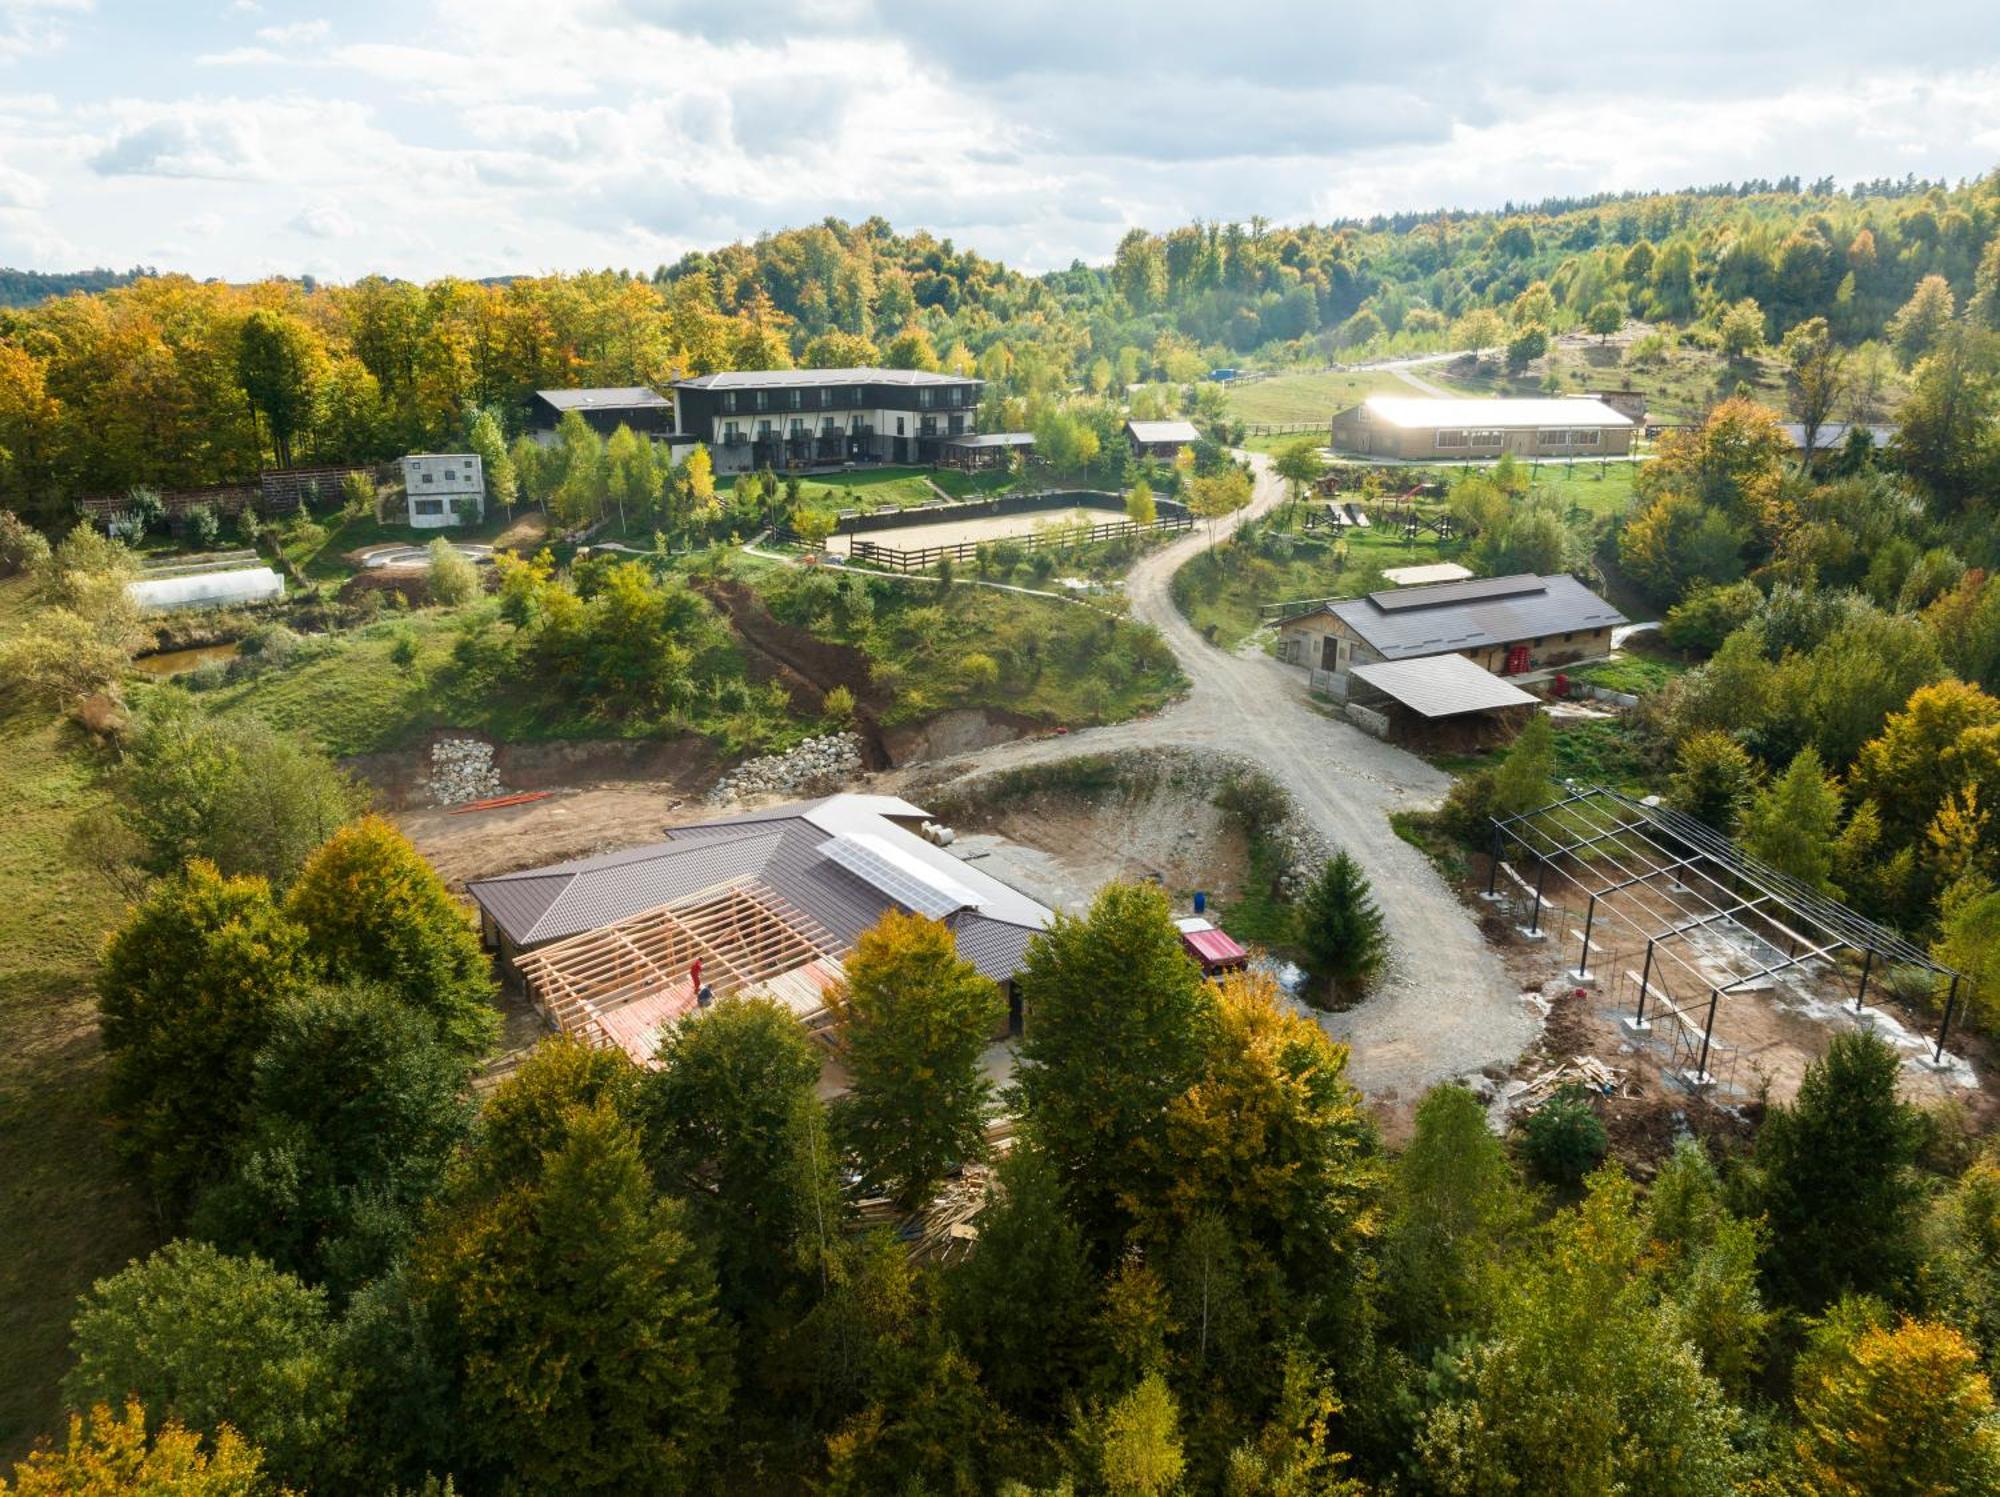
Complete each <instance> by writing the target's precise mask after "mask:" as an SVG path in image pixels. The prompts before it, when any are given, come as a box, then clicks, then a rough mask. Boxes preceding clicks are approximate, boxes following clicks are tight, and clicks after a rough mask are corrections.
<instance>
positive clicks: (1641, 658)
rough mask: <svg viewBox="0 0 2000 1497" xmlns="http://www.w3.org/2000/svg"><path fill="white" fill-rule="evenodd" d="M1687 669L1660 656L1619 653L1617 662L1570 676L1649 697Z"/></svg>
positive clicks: (1607, 689)
mask: <svg viewBox="0 0 2000 1497" xmlns="http://www.w3.org/2000/svg"><path fill="white" fill-rule="evenodd" d="M1688 669H1689V667H1688V666H1686V665H1683V664H1681V663H1680V662H1679V661H1675V660H1668V659H1665V658H1663V657H1661V656H1659V655H1634V654H1631V653H1629V652H1620V654H1619V655H1618V657H1617V658H1616V659H1613V660H1608V661H1606V662H1605V663H1604V664H1602V665H1586V666H1584V667H1583V668H1582V669H1581V670H1575V671H1571V672H1570V675H1571V676H1572V677H1574V678H1575V679H1576V680H1578V681H1583V682H1586V683H1588V684H1589V685H1591V686H1602V687H1603V688H1604V689H1605V690H1606V691H1626V692H1630V693H1631V694H1632V695H1634V696H1648V695H1650V694H1651V693H1653V692H1656V691H1658V690H1660V689H1661V688H1662V687H1664V686H1665V685H1666V684H1667V683H1668V682H1669V681H1671V680H1673V679H1674V677H1676V676H1678V675H1680V674H1682V673H1683V672H1685V671H1686V670H1688Z"/></svg>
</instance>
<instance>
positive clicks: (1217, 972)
mask: <svg viewBox="0 0 2000 1497" xmlns="http://www.w3.org/2000/svg"><path fill="white" fill-rule="evenodd" d="M1174 924H1175V926H1177V927H1178V928H1179V930H1180V933H1181V948H1182V949H1183V950H1184V951H1186V952H1187V954H1188V956H1189V957H1191V958H1192V959H1193V961H1194V963H1195V965H1196V966H1198V967H1200V968H1201V975H1202V976H1204V977H1220V976H1221V975H1222V974H1223V973H1225V972H1241V971H1242V970H1243V969H1244V968H1245V967H1247V966H1249V965H1250V953H1249V952H1248V951H1246V950H1244V948H1243V946H1242V944H1241V943H1240V942H1238V941H1237V939H1236V938H1235V937H1234V936H1232V935H1230V934H1229V932H1228V931H1226V930H1222V929H1219V928H1218V927H1217V926H1216V925H1215V924H1214V922H1212V921H1209V920H1205V919H1203V918H1202V917H1201V916H1200V915H1190V916H1188V917H1187V918H1186V919H1184V920H1176V921H1175V922H1174Z"/></svg>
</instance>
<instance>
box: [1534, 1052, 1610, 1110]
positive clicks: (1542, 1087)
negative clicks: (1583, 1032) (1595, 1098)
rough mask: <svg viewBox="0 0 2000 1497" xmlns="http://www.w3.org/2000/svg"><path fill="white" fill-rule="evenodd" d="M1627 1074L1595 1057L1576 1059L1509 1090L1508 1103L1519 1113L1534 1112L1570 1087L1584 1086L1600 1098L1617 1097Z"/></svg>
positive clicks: (1572, 1057)
mask: <svg viewBox="0 0 2000 1497" xmlns="http://www.w3.org/2000/svg"><path fill="white" fill-rule="evenodd" d="M1624 1076H1625V1073H1624V1072H1623V1071H1619V1070H1614V1069H1613V1068H1612V1067H1610V1066H1607V1065H1606V1064H1605V1063H1604V1062H1603V1061H1601V1060H1599V1059H1598V1058H1597V1057H1596V1056H1595V1055H1572V1056H1571V1057H1570V1058H1569V1059H1568V1060H1566V1061H1563V1062H1562V1063H1561V1064H1560V1065H1557V1066H1554V1067H1551V1068H1550V1069H1549V1070H1546V1071H1544V1072H1542V1073H1541V1075H1539V1076H1533V1077H1530V1078H1529V1079H1528V1080H1526V1081H1516V1082H1514V1083H1512V1084H1511V1085H1510V1086H1509V1087H1508V1089H1507V1102H1508V1105H1509V1106H1511V1107H1512V1108H1513V1109H1514V1110H1515V1111H1517V1112H1533V1111H1534V1110H1535V1109H1536V1108H1538V1107H1540V1106H1541V1105H1542V1104H1543V1103H1544V1102H1546V1101H1548V1100H1549V1098H1551V1097H1553V1096H1554V1095H1555V1094H1556V1093H1557V1092H1559V1091H1561V1090H1562V1089H1563V1088H1564V1087H1566V1086H1581V1087H1584V1088H1587V1089H1588V1090H1590V1091H1593V1092H1596V1093H1597V1094H1598V1095H1599V1096H1604V1097H1609V1096H1612V1095H1614V1094H1615V1093H1616V1092H1617V1090H1618V1087H1619V1083H1620V1082H1621V1081H1623V1079H1624Z"/></svg>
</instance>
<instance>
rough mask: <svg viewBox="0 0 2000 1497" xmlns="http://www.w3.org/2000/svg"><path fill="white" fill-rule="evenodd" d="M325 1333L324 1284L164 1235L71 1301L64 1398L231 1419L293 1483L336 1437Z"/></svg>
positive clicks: (318, 1470)
mask: <svg viewBox="0 0 2000 1497" xmlns="http://www.w3.org/2000/svg"><path fill="white" fill-rule="evenodd" d="M335 1334H336V1333H335V1329H334V1325H333V1322H332V1320H331V1318H330V1317H329V1316H328V1314H327V1308H326V1296H325V1294H324V1293H323V1292H322V1291H320V1290H318V1289H312V1288H308V1287H307V1286H306V1285H304V1284H301V1283H300V1282H299V1281H298V1280H297V1279H295V1278H293V1277H292V1276H291V1275H290V1274H286V1273H280V1272H278V1271H277V1270H276V1269H274V1268H272V1267H271V1266H270V1265H269V1264H267V1263H264V1262H261V1261H259V1260H258V1259H256V1258H232V1257H229V1256H228V1255H226V1254H224V1253H220V1252H217V1251H216V1250H215V1249H214V1248H212V1247H210V1246H208V1245H207V1244H205V1243H198V1242H170V1243H168V1244H167V1245H166V1246H165V1247H163V1248H161V1249H160V1250H159V1251H158V1252H156V1253H154V1254H153V1255H152V1256H151V1257H150V1258H147V1259H146V1260H145V1261H144V1262H143V1263H134V1264H132V1265H130V1266H129V1267H127V1268H126V1269H124V1270H123V1271H122V1272H120V1273H117V1274H114V1275H112V1276H111V1277H110V1278H107V1279H99V1280H98V1281H97V1282H96V1283H95V1284H94V1285H92V1286H91V1289H90V1291H89V1292H88V1293H87V1294H85V1295H84V1296H83V1297H82V1298H81V1299H80V1300H79V1301H78V1304H77V1312H76V1319H75V1321H74V1322H73V1323H72V1325H71V1340H72V1344H73V1346H74V1348H75V1352H76V1364H75V1366H73V1367H72V1368H71V1369H70V1371H69V1373H68V1375H67V1376H65V1377H64V1378H63V1385H62V1387H63V1397H64V1398H65V1399H67V1400H68V1401H69V1403H70V1404H71V1405H72V1406H73V1407H77V1408H89V1407H91V1406H92V1405H94V1404H100V1403H107V1404H108V1403H110V1402H111V1401H112V1400H113V1399H119V1400H123V1399H126V1398H136V1399H138V1400H139V1401H140V1402H141V1403H142V1404H144V1405H145V1407H146V1409H147V1410H148V1411H149V1413H150V1415H151V1417H152V1418H153V1419H155V1420H168V1419H172V1420H175V1421H178V1422H179V1423H181V1424H183V1425H185V1426H187V1427H188V1428H189V1429H192V1430H199V1431H200V1432H201V1433H203V1434H205V1435H208V1436H210V1437H211V1438H219V1436H220V1435H221V1433H222V1431H223V1430H224V1429H225V1428H228V1429H233V1430H235V1431H236V1432H237V1433H239V1434H241V1435H242V1436H243V1437H244V1438H245V1439H246V1440H249V1441H250V1442H251V1443H252V1444H254V1445H258V1446H261V1447H262V1449H263V1451H264V1454H265V1457H266V1459H267V1460H268V1461H269V1462H270V1467H271V1472H272V1474H273V1475H274V1476H277V1477H278V1478H280V1479H281V1480H284V1481H287V1482H294V1481H295V1482H298V1483H300V1484H301V1485H302V1486H303V1485H304V1484H305V1483H306V1482H308V1481H309V1480H311V1479H312V1478H314V1477H315V1476H317V1475H320V1474H322V1473H326V1472H327V1471H328V1470H329V1467H330V1464H331V1463H332V1462H334V1461H335V1460H337V1451H338V1446H339V1444H340V1441H341V1438H342V1427H343V1424H344V1421H345V1416H346V1410H347V1403H348V1390H347V1388H346V1387H345V1386H344V1385H343V1384H342V1382H341V1381H340V1380H339V1378H338V1377H337V1376H336V1374H335V1363H334V1356H333V1347H334V1339H335Z"/></svg>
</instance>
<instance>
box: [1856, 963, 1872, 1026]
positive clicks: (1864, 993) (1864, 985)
mask: <svg viewBox="0 0 2000 1497" xmlns="http://www.w3.org/2000/svg"><path fill="white" fill-rule="evenodd" d="M1874 970H1875V952H1874V950H1873V948H1870V949H1869V950H1867V951H1865V952H1863V953H1862V955H1861V986H1860V987H1858V988H1856V989H1855V990H1854V1011H1855V1012H1856V1013H1857V1014H1858V1013H1860V1012H1861V1006H1862V1005H1863V1004H1864V1003H1866V1002H1867V1001H1868V974H1869V973H1870V972H1872V971H1874Z"/></svg>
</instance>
